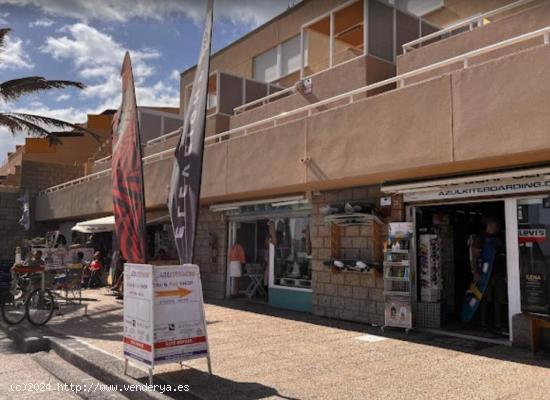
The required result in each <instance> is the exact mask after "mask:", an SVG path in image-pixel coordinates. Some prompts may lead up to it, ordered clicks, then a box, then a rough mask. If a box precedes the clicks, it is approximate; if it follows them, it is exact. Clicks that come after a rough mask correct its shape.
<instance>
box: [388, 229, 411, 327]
mask: <svg viewBox="0 0 550 400" xmlns="http://www.w3.org/2000/svg"><path fill="white" fill-rule="evenodd" d="M412 238H413V226H412V224H411V223H403V222H399V223H390V224H389V242H388V243H387V246H386V249H385V250H384V299H385V313H384V314H385V326H386V327H398V328H405V329H407V330H409V329H411V328H412V311H411V279H412V277H411V271H410V264H409V249H410V241H411V240H412Z"/></svg>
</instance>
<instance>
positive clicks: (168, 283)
mask: <svg viewBox="0 0 550 400" xmlns="http://www.w3.org/2000/svg"><path fill="white" fill-rule="evenodd" d="M154 281H155V283H154V285H155V312H154V314H155V364H163V363H168V362H180V361H183V360H188V359H191V358H198V357H206V356H207V353H208V346H207V342H206V325H205V320H204V313H203V302H202V288H201V280H200V273H199V267H197V266H196V265H184V266H171V267H155V273H154Z"/></svg>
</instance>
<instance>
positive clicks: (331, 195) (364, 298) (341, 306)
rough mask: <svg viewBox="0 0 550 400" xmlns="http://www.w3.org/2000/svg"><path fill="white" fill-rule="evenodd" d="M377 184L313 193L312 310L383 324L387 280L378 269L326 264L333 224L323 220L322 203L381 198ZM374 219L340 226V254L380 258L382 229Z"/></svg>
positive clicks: (328, 258) (357, 257)
mask: <svg viewBox="0 0 550 400" xmlns="http://www.w3.org/2000/svg"><path fill="white" fill-rule="evenodd" d="M379 196H380V191H379V188H377V187H368V188H367V187H357V188H351V189H346V190H340V191H331V192H322V193H319V194H317V195H315V196H313V200H312V216H311V244H312V257H313V275H312V289H313V300H312V301H313V314H315V315H319V316H325V317H330V318H337V319H344V320H348V321H357V322H364V323H371V324H377V325H383V323H384V296H383V288H384V282H383V279H382V275H381V274H380V273H378V272H374V273H360V272H353V271H345V272H335V271H332V269H331V268H330V267H327V266H326V265H324V264H323V261H327V260H330V259H331V225H330V224H327V223H325V222H324V216H323V215H322V214H321V213H320V211H319V209H320V207H323V206H326V205H327V204H330V203H344V202H348V201H356V202H371V203H373V204H377V203H378V202H379ZM384 229H385V228H384V227H383V226H381V225H380V224H377V223H375V222H374V221H369V223H367V224H366V225H362V226H346V227H340V228H339V230H340V243H341V246H340V249H339V251H340V257H342V258H350V259H359V260H365V261H370V262H381V261H382V260H381V256H382V254H381V251H382V242H381V239H382V230H384Z"/></svg>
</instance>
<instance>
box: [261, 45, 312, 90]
mask: <svg viewBox="0 0 550 400" xmlns="http://www.w3.org/2000/svg"><path fill="white" fill-rule="evenodd" d="M304 42H305V43H306V46H305V47H306V48H307V36H306V37H305V38H304ZM300 58H301V53H300V35H297V36H294V37H293V38H291V39H289V40H287V41H285V42H283V43H281V44H279V45H278V46H277V47H274V48H272V49H271V50H268V51H266V52H264V53H262V54H260V55H258V56H256V57H254V60H253V64H254V79H256V80H259V81H263V82H273V81H275V80H277V79H279V78H282V77H283V76H286V75H288V74H291V73H293V72H295V71H298V70H299V69H300ZM304 58H305V59H306V60H307V52H306V53H305V57H304ZM306 64H307V62H306Z"/></svg>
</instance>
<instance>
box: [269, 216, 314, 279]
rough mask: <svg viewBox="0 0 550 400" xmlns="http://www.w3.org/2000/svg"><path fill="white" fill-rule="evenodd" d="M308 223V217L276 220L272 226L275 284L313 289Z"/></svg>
mask: <svg viewBox="0 0 550 400" xmlns="http://www.w3.org/2000/svg"><path fill="white" fill-rule="evenodd" d="M309 224H310V221H309V217H297V218H281V219H276V220H274V222H273V228H272V229H274V236H275V246H274V247H275V254H274V270H273V276H274V282H273V283H274V285H275V286H286V287H297V288H308V289H309V288H311V241H310V229H309Z"/></svg>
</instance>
